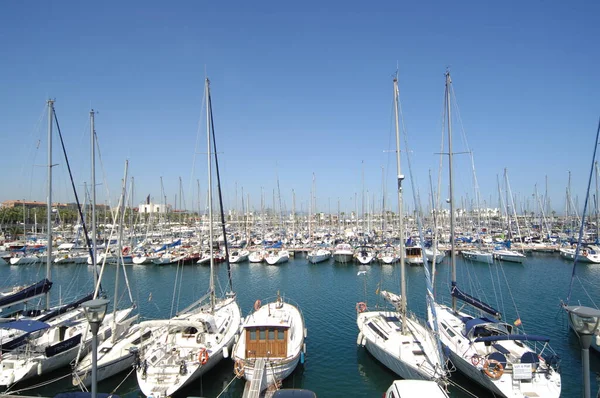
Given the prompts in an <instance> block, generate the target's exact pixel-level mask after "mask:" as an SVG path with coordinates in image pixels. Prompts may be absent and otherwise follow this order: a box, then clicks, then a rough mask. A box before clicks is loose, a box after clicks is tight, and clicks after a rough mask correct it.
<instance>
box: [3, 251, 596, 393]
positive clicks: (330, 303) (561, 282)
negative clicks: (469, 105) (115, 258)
mask: <svg viewBox="0 0 600 398" xmlns="http://www.w3.org/2000/svg"><path fill="white" fill-rule="evenodd" d="M44 267H45V266H44V265H39V266H21V267H19V266H8V265H7V266H3V267H0V277H1V278H2V280H4V281H5V286H6V285H14V284H18V283H26V282H32V281H36V280H39V279H40V278H41V277H43V275H45V268H44ZM363 270H365V271H366V273H361V274H360V275H357V274H358V272H359V271H363ZM114 272H115V267H114V266H107V270H106V271H105V275H104V277H103V288H104V289H105V290H106V292H107V295H108V298H109V299H111V301H112V300H113V295H114V293H113V287H114ZM127 272H128V277H129V280H130V283H131V287H132V291H133V294H134V299H135V300H136V302H137V304H138V307H139V312H140V316H141V318H142V319H144V320H146V319H164V318H168V317H171V316H173V315H174V314H175V311H176V310H177V309H183V308H185V307H186V306H187V305H188V304H190V303H191V302H192V301H194V300H196V299H197V298H199V297H200V296H202V295H203V294H204V293H206V291H207V289H208V278H209V267H207V266H199V265H186V266H180V267H177V266H176V265H170V266H155V265H139V266H137V265H136V266H127ZM231 272H232V278H233V287H234V291H235V292H236V293H237V295H238V301H239V304H240V307H241V309H242V312H243V315H248V314H249V313H250V312H251V309H252V306H253V304H254V302H255V301H256V300H257V299H260V300H263V301H264V300H265V299H267V298H269V297H271V298H272V297H275V296H276V295H277V292H278V291H279V292H280V293H281V295H283V296H284V297H285V298H286V299H290V300H292V302H295V303H297V304H298V306H299V307H300V309H301V310H302V312H303V314H304V318H305V322H306V327H307V329H308V337H307V339H306V345H307V354H306V360H305V363H304V365H299V366H298V368H297V369H296V371H295V372H294V373H293V374H292V376H290V377H289V378H288V379H286V380H285V381H284V383H283V386H284V387H288V388H289V387H295V388H306V389H310V390H313V391H315V392H316V393H317V395H318V396H319V397H380V396H381V395H382V393H383V392H384V391H385V390H386V389H387V387H388V386H389V385H390V384H391V382H392V381H393V380H395V379H396V378H397V377H396V376H395V375H394V373H392V372H391V371H389V370H388V369H387V368H385V367H384V366H382V365H381V364H379V362H377V360H375V359H374V358H373V357H372V356H370V354H369V353H367V352H366V350H365V349H364V348H362V347H358V346H357V344H356V339H357V335H358V328H357V326H356V309H355V306H356V303H357V302H360V301H365V302H367V304H368V305H369V306H370V307H371V306H375V305H376V304H379V305H384V303H383V301H382V299H381V298H380V297H379V296H378V295H377V294H376V292H377V290H379V289H380V290H390V291H393V292H396V293H399V286H400V282H399V280H400V277H399V275H400V267H399V266H398V265H380V264H376V263H374V264H372V265H368V266H358V265H353V264H351V265H342V264H337V263H334V262H333V260H330V261H328V262H325V263H320V264H314V265H313V264H310V263H308V261H307V260H306V257H305V256H304V255H301V254H297V255H296V257H295V258H293V257H292V258H291V259H290V261H289V262H288V263H285V264H281V265H278V266H269V265H266V264H251V263H248V262H246V263H242V264H234V265H232V271H231ZM449 272H450V266H449V259H448V258H446V259H445V260H444V261H443V262H442V263H441V264H439V265H438V269H437V272H436V275H435V278H436V283H435V285H436V296H437V298H438V301H444V298H446V299H447V298H448V296H449V295H448V292H449ZM571 272H572V262H570V261H566V260H563V259H562V258H560V257H559V256H558V254H537V253H533V254H529V255H528V257H527V259H526V260H525V262H524V263H523V264H514V263H498V262H495V263H494V264H493V265H491V266H488V265H487V264H483V263H471V262H466V261H465V260H463V259H462V258H461V257H460V256H458V258H457V274H458V277H457V280H458V283H459V286H461V289H463V290H466V291H470V293H472V294H474V295H476V296H478V297H481V298H483V299H484V301H487V302H488V303H489V304H491V305H493V306H496V307H497V308H498V309H499V310H500V311H501V312H502V313H503V319H505V320H506V321H507V322H509V323H512V322H514V321H515V320H516V319H517V318H520V319H521V320H522V322H523V327H524V328H525V331H526V332H527V333H530V334H541V335H546V336H548V337H550V339H551V341H550V344H551V346H552V348H553V349H554V350H555V351H556V352H557V354H558V355H559V356H560V360H561V362H560V369H559V370H560V373H561V376H562V395H561V396H563V397H578V396H580V395H581V391H582V370H581V357H580V347H579V343H578V339H577V337H576V336H575V335H574V334H573V333H572V332H569V328H568V321H567V316H566V314H565V313H564V311H563V310H562V309H561V308H560V302H561V299H563V300H564V299H565V297H566V294H567V290H568V285H569V281H570V278H571ZM216 274H217V279H218V284H217V289H218V290H220V291H222V290H224V289H225V288H226V285H227V268H226V266H225V265H222V264H221V265H217V266H216ZM52 275H53V276H52V278H53V282H54V286H53V288H52V295H53V300H58V299H59V296H60V297H63V298H64V299H66V297H67V296H75V295H77V294H79V295H81V294H82V293H83V292H89V291H91V290H92V285H93V279H92V274H91V267H88V266H86V265H83V266H54V267H53V270H52ZM577 275H578V276H579V280H580V281H581V282H578V281H576V282H575V289H574V295H573V298H572V299H571V304H576V303H579V302H581V304H582V305H588V306H589V305H590V304H591V303H590V300H589V298H587V294H589V295H590V297H591V298H592V299H593V300H594V301H596V302H598V301H599V300H600V289H598V286H600V266H598V265H593V264H578V265H577ZM120 285H122V278H121V282H120ZM407 286H408V289H407V290H408V307H409V309H410V310H411V311H413V312H415V313H416V314H417V315H418V316H419V317H420V318H422V319H423V318H424V316H425V277H424V271H423V268H422V267H407ZM124 298H125V297H124ZM513 300H514V304H513ZM515 305H516V308H517V310H518V313H517V312H516V311H515V309H514V308H515ZM590 368H591V371H592V377H591V378H592V395H595V394H596V392H597V391H598V382H597V380H596V379H595V377H594V374H599V373H600V355H599V354H598V353H597V352H595V351H593V350H591V353H590ZM67 372H68V369H65V370H63V371H60V372H54V373H51V374H48V375H45V377H44V378H43V379H42V380H49V379H53V378H57V377H61V376H63V375H65V374H66V373H67ZM126 375H127V374H126V373H125V374H121V375H118V376H115V377H113V378H112V379H109V380H106V381H103V382H101V383H99V387H98V390H99V391H100V392H112V391H114V390H115V389H116V391H115V392H116V393H117V394H118V395H120V396H122V397H138V396H141V393H140V392H139V389H138V387H137V382H136V377H135V374H134V373H131V374H130V375H129V377H127V378H126V380H124V378H125V377H126ZM451 380H452V381H453V383H457V384H459V385H461V386H462V388H464V389H466V390H468V391H469V393H466V392H464V391H461V388H457V387H454V386H452V385H451V386H450V396H452V397H469V396H472V395H470V394H474V395H476V396H479V397H488V396H490V393H488V392H486V391H485V390H483V389H481V388H479V387H477V386H476V385H474V384H472V383H471V382H469V381H468V380H467V379H466V378H465V377H461V375H460V374H458V373H457V372H454V373H453V374H452V376H451ZM34 383H36V382H34ZM34 383H31V384H34ZM226 386H228V387H227V390H226V391H225V392H224V393H223V394H222V395H221V397H240V396H241V394H242V391H243V389H244V381H243V380H237V379H236V380H234V375H233V363H232V362H231V360H229V359H227V360H224V361H222V362H221V364H220V365H218V366H217V367H216V368H215V369H213V370H212V371H211V372H209V374H208V375H207V376H205V377H204V378H203V379H202V380H201V381H199V382H198V383H196V384H195V385H193V386H191V387H190V388H187V389H185V390H184V391H183V392H182V394H181V395H180V396H182V397H186V396H195V397H200V396H202V397H216V396H217V395H219V394H220V393H221V392H222V391H223V390H224V388H225V387H226ZM19 388H22V387H21V386H20V387H19ZM67 390H74V387H73V386H72V384H71V378H70V377H65V378H63V379H62V380H60V381H58V382H55V383H52V384H49V385H45V386H41V387H39V388H34V389H31V390H26V391H23V392H22V394H23V395H42V396H54V395H55V394H56V393H58V392H63V391H67Z"/></svg>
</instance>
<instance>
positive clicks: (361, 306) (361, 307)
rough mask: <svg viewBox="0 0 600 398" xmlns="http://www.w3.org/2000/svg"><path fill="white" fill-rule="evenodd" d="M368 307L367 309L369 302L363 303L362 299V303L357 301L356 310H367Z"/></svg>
mask: <svg viewBox="0 0 600 398" xmlns="http://www.w3.org/2000/svg"><path fill="white" fill-rule="evenodd" d="M366 309H367V304H365V303H363V302H362V301H361V302H360V303H356V311H358V312H365V311H366Z"/></svg>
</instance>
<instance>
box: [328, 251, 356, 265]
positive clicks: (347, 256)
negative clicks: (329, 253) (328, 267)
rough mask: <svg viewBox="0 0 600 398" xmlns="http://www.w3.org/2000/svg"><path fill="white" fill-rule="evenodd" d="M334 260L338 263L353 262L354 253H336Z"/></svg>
mask: <svg viewBox="0 0 600 398" xmlns="http://www.w3.org/2000/svg"><path fill="white" fill-rule="evenodd" d="M333 260H334V261H335V262H336V263H342V264H347V263H351V262H352V253H334V254H333Z"/></svg>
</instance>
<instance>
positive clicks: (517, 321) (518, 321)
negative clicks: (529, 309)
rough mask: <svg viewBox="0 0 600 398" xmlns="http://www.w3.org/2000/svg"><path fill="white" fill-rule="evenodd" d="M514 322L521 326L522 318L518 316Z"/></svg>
mask: <svg viewBox="0 0 600 398" xmlns="http://www.w3.org/2000/svg"><path fill="white" fill-rule="evenodd" d="M513 323H514V324H515V326H521V318H517V320H516V321H514V322H513Z"/></svg>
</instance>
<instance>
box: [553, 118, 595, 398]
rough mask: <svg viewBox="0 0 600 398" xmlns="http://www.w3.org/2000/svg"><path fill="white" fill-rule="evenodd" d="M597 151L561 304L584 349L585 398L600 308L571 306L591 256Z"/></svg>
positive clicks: (587, 390) (593, 304)
mask: <svg viewBox="0 0 600 398" xmlns="http://www.w3.org/2000/svg"><path fill="white" fill-rule="evenodd" d="M598 139H600V122H599V123H598V129H597V131H596V140H595V142H596V143H598ZM597 149H598V146H597V145H595V146H594V151H593V156H592V169H591V170H590V174H589V179H588V187H587V192H586V196H585V202H584V205H583V212H582V215H581V224H580V226H579V236H578V239H577V243H576V244H574V246H575V248H574V249H571V250H573V252H574V253H573V257H572V258H573V271H572V272H571V280H570V282H569V291H568V292H567V298H566V300H565V301H564V302H562V303H561V305H562V307H563V309H564V310H565V311H566V312H567V313H568V314H569V327H570V329H571V330H572V331H573V332H574V333H575V334H576V335H577V336H578V337H579V342H580V345H581V348H582V362H583V372H584V373H583V375H584V380H585V378H587V380H585V381H584V389H585V391H584V396H590V391H589V388H590V387H589V384H590V383H589V355H590V354H589V347H591V348H593V349H594V350H596V351H598V352H600V327H599V326H598V324H597V316H598V312H599V308H598V306H597V304H596V303H594V302H592V303H591V305H592V306H591V307H588V306H582V305H581V304H580V303H577V305H569V304H570V301H571V295H572V293H573V282H574V281H575V280H576V279H579V278H577V275H576V272H577V263H578V262H579V261H582V260H584V261H582V262H586V261H585V258H586V255H588V256H589V254H587V253H586V252H587V251H589V250H590V248H589V246H588V248H583V247H582V242H583V237H584V229H585V225H586V219H585V215H586V213H587V208H588V201H589V198H590V188H591V184H592V175H593V172H594V169H595V170H596V173H597V171H598V169H597V162H596V152H597ZM596 189H597V187H596ZM596 200H597V199H596ZM588 222H589V218H588ZM594 246H595V245H594ZM561 250H562V249H561ZM581 252H583V256H582V253H581ZM587 299H588V300H589V299H590V296H589V295H588V297H587ZM571 313H575V314H577V316H575V317H571ZM573 321H576V322H578V323H579V325H577V326H578V329H579V331H578V330H577V329H576V325H574V324H573ZM594 328H595V329H594ZM582 331H586V332H585V333H582ZM586 356H587V358H585V357H586Z"/></svg>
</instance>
